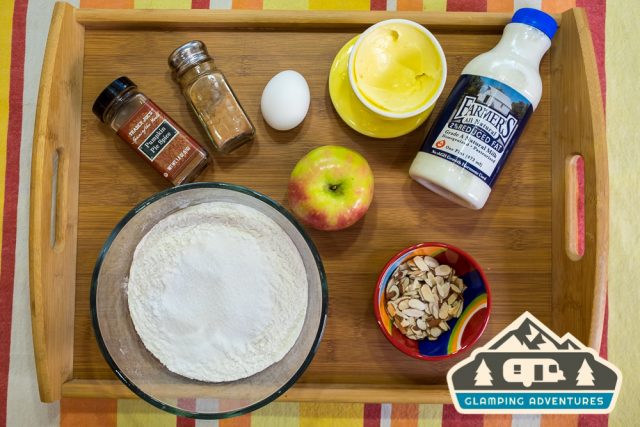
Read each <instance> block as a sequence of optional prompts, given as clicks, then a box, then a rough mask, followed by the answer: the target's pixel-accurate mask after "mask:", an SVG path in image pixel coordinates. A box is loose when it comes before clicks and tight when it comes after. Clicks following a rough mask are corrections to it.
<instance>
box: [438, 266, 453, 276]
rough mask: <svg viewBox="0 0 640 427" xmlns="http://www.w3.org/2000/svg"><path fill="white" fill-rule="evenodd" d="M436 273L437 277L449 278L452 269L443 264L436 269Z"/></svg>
mask: <svg viewBox="0 0 640 427" xmlns="http://www.w3.org/2000/svg"><path fill="white" fill-rule="evenodd" d="M434 273H435V274H436V276H448V275H449V274H450V273H451V267H449V266H448V265H447V264H441V265H439V266H437V267H436V268H435V270H434Z"/></svg>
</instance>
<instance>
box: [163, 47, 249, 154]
mask: <svg viewBox="0 0 640 427" xmlns="http://www.w3.org/2000/svg"><path fill="white" fill-rule="evenodd" d="M169 66H170V67H171V69H172V71H173V75H174V78H175V79H176V81H177V82H178V83H179V84H180V87H181V88H182V94H183V95H184V97H185V98H186V99H187V101H188V103H189V105H190V106H191V108H192V109H193V111H194V112H195V113H196V116H197V117H198V119H199V120H200V123H202V125H203V126H204V128H205V130H206V131H207V135H208V136H209V139H210V140H211V142H212V144H213V145H214V147H215V148H216V149H217V150H218V151H221V152H223V153H229V152H231V151H233V150H235V149H236V148H238V147H239V146H241V145H242V144H244V143H246V142H248V141H250V140H251V139H253V137H254V135H255V128H254V127H253V124H252V123H251V120H249V117H248V116H247V113H246V112H245V111H244V109H243V108H242V106H241V105H240V102H239V101H238V99H237V98H236V95H235V94H234V93H233V90H232V89H231V86H229V83H228V82H227V79H226V78H225V76H224V75H223V74H222V73H221V72H220V71H219V70H218V69H217V68H216V66H215V64H214V61H213V58H211V56H209V53H208V52H207V47H206V46H205V45H204V43H203V42H201V41H199V40H192V41H190V42H187V43H185V44H183V45H182V46H180V47H179V48H177V49H176V50H174V51H173V53H171V55H169Z"/></svg>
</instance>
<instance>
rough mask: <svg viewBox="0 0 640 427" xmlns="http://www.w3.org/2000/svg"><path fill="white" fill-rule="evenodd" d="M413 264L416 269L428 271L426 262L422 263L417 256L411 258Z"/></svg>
mask: <svg viewBox="0 0 640 427" xmlns="http://www.w3.org/2000/svg"><path fill="white" fill-rule="evenodd" d="M413 262H415V263H416V267H418V268H419V269H420V270H422V271H428V270H429V266H428V265H427V263H426V262H424V261H423V260H422V257H420V256H417V257H414V258H413Z"/></svg>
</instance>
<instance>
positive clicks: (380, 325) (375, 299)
mask: <svg viewBox="0 0 640 427" xmlns="http://www.w3.org/2000/svg"><path fill="white" fill-rule="evenodd" d="M427 247H438V248H444V249H447V250H451V251H453V252H455V253H457V254H458V255H460V256H462V257H463V258H465V260H466V261H467V262H469V264H471V265H472V266H473V267H474V268H475V269H476V270H477V271H478V273H479V274H480V278H481V280H482V285H483V287H484V289H485V292H486V294H487V315H486V317H485V319H484V320H483V324H482V328H481V329H480V331H479V332H478V334H477V336H476V337H474V339H473V341H472V342H470V343H469V344H468V345H466V346H464V347H462V348H460V349H459V350H458V351H456V352H454V353H449V354H443V355H440V356H425V355H423V354H419V353H415V352H411V351H408V350H407V349H405V348H403V347H400V346H399V345H398V343H397V342H396V339H395V338H394V337H393V336H392V335H390V334H389V333H388V332H387V330H386V329H385V327H384V324H383V323H382V319H381V317H380V305H379V299H380V298H379V295H380V288H381V287H382V286H383V283H382V279H383V278H384V276H385V273H386V272H387V271H388V270H389V269H390V268H391V266H392V265H393V263H394V262H396V261H397V260H398V259H400V258H402V257H404V256H405V255H407V254H408V253H411V252H413V251H415V250H417V249H420V248H427ZM491 305H492V302H491V287H490V286H489V282H488V281H487V277H486V276H485V274H484V271H483V270H482V267H480V264H478V261H476V260H475V258H473V257H472V256H471V255H469V253H467V252H466V251H464V250H462V249H460V248H458V247H457V246H454V245H450V244H449V243H442V242H422V243H418V244H415V245H413V246H409V247H408V248H405V249H402V250H401V251H399V252H398V253H396V254H395V255H394V256H393V257H392V258H391V259H390V260H389V262H387V264H386V265H385V266H384V268H383V269H382V271H381V272H380V274H379V275H378V280H377V281H376V286H375V289H374V292H373V311H374V314H375V317H376V323H377V324H378V328H379V329H380V331H381V332H382V335H384V337H385V338H386V339H387V341H389V343H391V344H392V345H393V346H394V347H395V348H396V349H398V350H400V351H401V352H403V353H404V354H406V355H407V356H410V357H413V358H415V359H418V360H424V361H427V362H429V361H438V360H445V359H449V358H451V357H452V356H455V355H458V354H460V353H463V352H465V351H467V350H468V349H470V348H471V347H473V346H474V345H475V344H476V343H477V342H478V340H479V339H480V337H481V336H482V334H483V333H484V331H485V330H486V329H487V325H488V324H489V318H490V317H491ZM394 327H395V326H394Z"/></svg>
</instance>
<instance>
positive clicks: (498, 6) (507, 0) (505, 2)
mask: <svg viewBox="0 0 640 427" xmlns="http://www.w3.org/2000/svg"><path fill="white" fill-rule="evenodd" d="M487 12H513V0H487Z"/></svg>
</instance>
